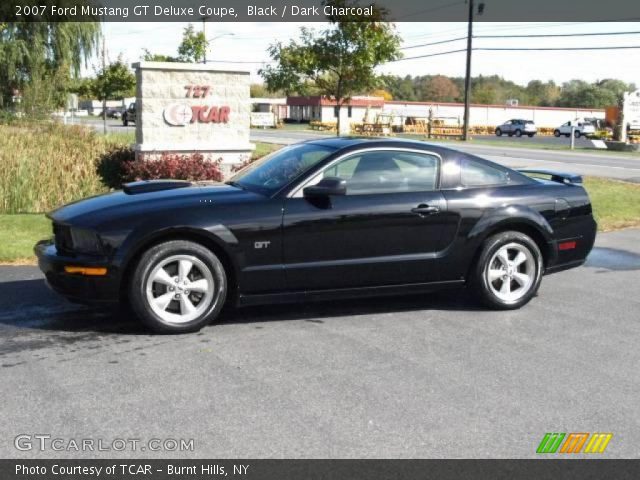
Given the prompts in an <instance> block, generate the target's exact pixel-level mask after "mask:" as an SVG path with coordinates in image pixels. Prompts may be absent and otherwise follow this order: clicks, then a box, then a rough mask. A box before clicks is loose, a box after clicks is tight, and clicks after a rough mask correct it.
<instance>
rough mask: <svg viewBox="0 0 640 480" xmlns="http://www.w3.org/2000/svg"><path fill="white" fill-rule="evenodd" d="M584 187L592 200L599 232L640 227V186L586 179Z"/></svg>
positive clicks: (594, 178)
mask: <svg viewBox="0 0 640 480" xmlns="http://www.w3.org/2000/svg"><path fill="white" fill-rule="evenodd" d="M584 186H585V188H586V189H587V192H589V197H590V198H591V204H592V205H593V211H594V214H595V217H596V221H597V222H598V230H601V231H605V232H607V231H610V230H617V229H620V228H627V227H640V185H638V184H635V183H627V182H619V181H616V180H607V179H605V178H596V177H586V178H585V182H584Z"/></svg>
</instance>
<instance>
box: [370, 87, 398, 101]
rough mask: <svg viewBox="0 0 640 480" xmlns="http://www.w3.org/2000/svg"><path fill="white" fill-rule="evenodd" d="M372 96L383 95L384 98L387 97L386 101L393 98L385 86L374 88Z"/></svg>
mask: <svg viewBox="0 0 640 480" xmlns="http://www.w3.org/2000/svg"><path fill="white" fill-rule="evenodd" d="M371 96H373V97H382V98H384V99H385V101H390V100H393V95H391V94H390V93H389V92H388V91H386V90H385V89H384V88H378V89H376V90H374V91H373V92H371Z"/></svg>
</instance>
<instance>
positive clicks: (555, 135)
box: [553, 130, 560, 138]
mask: <svg viewBox="0 0 640 480" xmlns="http://www.w3.org/2000/svg"><path fill="white" fill-rule="evenodd" d="M553 136H554V137H556V138H558V137H559V136H560V130H554V131H553Z"/></svg>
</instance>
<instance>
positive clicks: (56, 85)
mask: <svg viewBox="0 0 640 480" xmlns="http://www.w3.org/2000/svg"><path fill="white" fill-rule="evenodd" d="M71 19H72V18H69V20H71ZM42 20H43V21H40V22H28V21H26V20H24V21H19V22H9V23H2V24H0V64H1V65H2V68H1V69H0V104H1V105H7V104H9V103H10V101H11V97H12V96H13V95H14V92H15V91H19V92H21V93H22V95H23V101H24V104H25V105H30V106H31V111H28V112H27V113H31V112H35V111H40V112H42V110H50V109H53V108H56V107H59V106H61V105H63V104H64V101H65V97H66V93H67V87H68V86H69V84H70V82H71V80H72V79H73V78H74V77H77V76H78V75H79V73H80V69H81V67H82V66H83V65H86V62H87V61H88V59H89V58H90V57H91V56H92V54H93V53H94V52H95V51H96V48H97V45H98V40H99V38H100V24H99V22H92V21H87V22H73V21H64V20H65V19H64V18H63V17H56V18H55V20H56V21H47V20H54V19H53V18H48V14H46V13H45V14H44V15H43V18H42Z"/></svg>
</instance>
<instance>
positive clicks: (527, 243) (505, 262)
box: [471, 231, 543, 310]
mask: <svg viewBox="0 0 640 480" xmlns="http://www.w3.org/2000/svg"><path fill="white" fill-rule="evenodd" d="M542 270H543V259H542V254H541V253H540V249H539V248H538V246H537V244H536V243H535V242H534V241H533V240H532V239H531V238H530V237H529V236H527V235H525V234H523V233H520V232H512V231H510V232H502V233H499V234H496V235H494V236H492V237H490V238H489V239H487V240H486V241H485V243H484V246H483V248H482V252H481V254H480V257H479V259H478V262H477V264H476V265H475V267H474V271H473V274H472V278H471V284H472V286H473V288H474V293H475V294H476V295H477V296H478V297H479V299H480V300H481V301H482V302H483V303H484V304H485V305H487V306H489V307H491V308H495V309H499V310H511V309H515V308H520V307H522V306H523V305H525V304H526V303H528V302H529V300H531V298H532V297H533V296H534V295H535V294H536V292H537V291H538V288H539V287H540V282H541V280H542Z"/></svg>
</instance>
